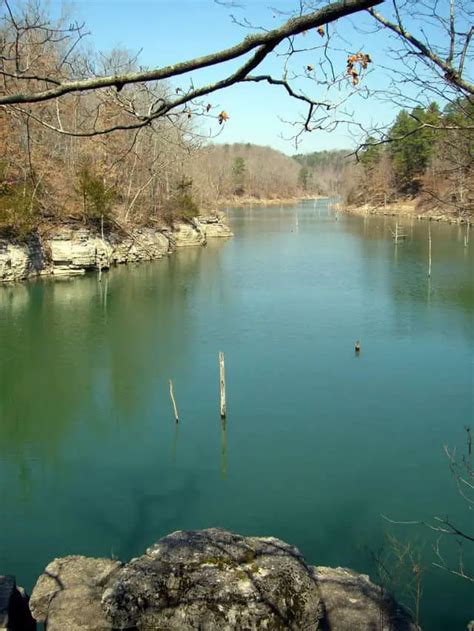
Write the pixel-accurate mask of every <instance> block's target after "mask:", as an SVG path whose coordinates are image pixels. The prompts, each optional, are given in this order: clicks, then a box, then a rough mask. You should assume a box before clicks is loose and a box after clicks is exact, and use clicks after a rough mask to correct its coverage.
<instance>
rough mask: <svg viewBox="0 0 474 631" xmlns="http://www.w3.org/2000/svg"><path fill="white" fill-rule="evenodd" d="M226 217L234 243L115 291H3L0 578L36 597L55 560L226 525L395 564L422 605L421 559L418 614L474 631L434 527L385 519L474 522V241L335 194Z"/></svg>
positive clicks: (34, 285)
mask: <svg viewBox="0 0 474 631" xmlns="http://www.w3.org/2000/svg"><path fill="white" fill-rule="evenodd" d="M227 212H228V216H229V222H230V224H231V227H232V229H233V231H234V232H235V237H234V238H233V239H230V240H225V241H224V240H222V241H221V240H218V239H216V240H214V241H212V242H209V244H208V245H207V246H206V247H203V248H200V247H196V248H189V249H182V250H180V251H178V252H177V253H175V254H173V255H172V256H170V257H168V258H166V259H163V260H160V261H156V262H153V263H149V264H141V265H138V266H132V265H131V266H127V267H120V268H114V269H112V270H110V271H109V272H108V273H106V274H104V275H103V280H102V283H99V282H98V279H97V275H95V274H91V275H87V276H85V277H81V278H75V279H71V280H59V281H58V280H56V281H53V280H51V279H45V280H41V281H36V282H29V283H24V284H17V285H9V286H1V287H0V349H1V353H0V511H1V522H2V528H1V529H0V573H7V574H8V573H12V574H15V575H16V576H17V580H18V582H19V583H20V584H22V585H25V586H26V587H27V588H28V589H29V590H31V588H32V586H33V584H34V582H35V580H36V578H37V576H38V575H39V574H40V573H41V571H42V569H43V568H44V567H45V565H46V564H47V563H48V562H49V561H50V560H52V559H53V558H54V557H57V556H62V555H66V554H86V555H96V556H113V557H115V558H119V559H122V560H128V559H129V558H130V557H132V556H137V555H139V554H141V553H143V551H144V550H145V548H146V547H147V546H148V545H150V544H151V543H153V542H155V541H156V540H157V539H159V538H160V537H162V536H164V535H165V534H167V533H169V532H171V531H174V530H178V529H195V528H204V527H209V526H221V527H224V528H227V529H230V530H234V531H237V532H239V533H241V534H252V535H273V536H276V537H280V538H282V539H284V540H286V541H288V542H290V543H292V544H294V545H296V546H297V547H299V548H300V549H301V551H302V552H303V554H304V555H305V556H306V558H307V560H308V561H309V562H310V563H313V564H317V565H332V566H339V565H341V566H346V567H351V568H353V569H355V570H357V571H360V572H367V573H370V575H371V577H372V578H373V579H374V580H376V581H378V580H382V579H384V580H385V578H386V577H385V570H387V571H388V572H389V573H390V574H391V576H392V581H391V583H392V584H391V587H395V589H397V593H398V597H399V599H400V601H401V602H403V603H404V604H406V605H407V606H409V607H411V608H412V609H414V607H415V605H414V598H413V589H414V582H413V580H414V578H416V576H415V574H416V573H414V572H413V565H414V564H415V562H416V563H419V564H420V566H421V568H422V587H423V595H422V600H421V608H420V611H421V622H422V624H423V625H424V628H425V629H426V630H430V631H433V630H434V631H442V630H443V631H446V630H448V629H449V630H451V629H465V628H466V625H467V623H468V621H469V620H470V619H471V618H472V617H474V609H473V608H472V603H473V602H474V596H473V592H474V590H473V584H472V583H469V582H468V581H465V580H462V579H461V578H458V577H457V576H454V575H450V574H448V573H447V572H445V571H443V570H441V569H438V568H436V567H433V565H432V563H433V562H436V560H437V559H436V555H435V553H434V551H433V549H432V545H433V544H434V543H435V541H436V535H437V533H434V532H433V531H430V530H429V529H427V528H425V527H422V526H413V525H396V524H392V523H390V522H389V521H387V520H386V519H384V518H383V517H382V515H385V516H387V517H388V518H389V519H391V520H394V521H418V520H432V518H433V517H434V516H440V517H445V516H446V515H448V516H449V518H450V519H451V520H452V521H453V522H455V523H456V524H457V525H459V527H462V528H465V529H466V530H469V529H470V532H471V534H472V530H473V521H474V520H473V517H472V511H471V512H469V511H468V509H467V505H466V503H465V501H464V500H463V499H462V497H461V496H460V495H459V493H458V492H457V488H456V484H455V480H454V478H453V476H452V475H451V472H450V468H449V461H448V458H447V456H446V454H445V452H444V450H443V446H444V445H449V447H455V446H456V447H457V449H458V454H459V455H461V454H462V453H463V449H464V445H465V430H464V427H465V426H466V425H467V424H469V423H471V424H472V421H473V390H472V388H473V355H474V354H473V350H474V327H473V324H474V321H473V317H474V315H473V314H474V283H473V269H474V235H471V237H470V239H471V242H470V243H469V244H468V245H467V247H465V246H464V238H465V235H466V228H465V227H464V226H458V225H447V224H438V223H428V222H424V221H416V220H415V221H414V222H411V223H410V222H408V223H405V224H403V229H404V231H405V233H406V235H407V239H406V241H405V242H403V243H401V244H399V245H398V246H395V245H394V242H393V239H392V237H391V232H390V230H391V229H394V228H395V218H392V217H367V218H364V217H355V216H348V215H341V214H339V217H338V220H336V217H335V215H334V214H333V212H332V211H330V210H329V208H328V202H327V201H324V200H321V201H318V202H313V201H307V202H304V203H302V204H300V205H299V206H295V207H281V208H280V207H272V208H255V209H241V210H232V209H229V210H228V211H227ZM430 225H431V234H432V257H433V263H432V276H431V278H430V279H428V276H427V269H428V230H429V226H430ZM357 339H359V340H360V342H361V347H362V349H361V352H360V354H355V352H354V342H355V341H356V340H357ZM221 350H222V351H224V352H225V358H226V372H227V404H228V418H227V423H226V425H225V427H223V426H222V424H221V421H220V418H219V365H218V353H219V351H221ZM169 379H172V380H173V385H174V392H175V396H176V401H177V405H178V409H179V414H180V419H181V420H180V423H179V425H176V424H175V422H174V417H173V411H172V407H171V402H170V398H169V390H168V380H169ZM408 544H409V545H410V548H409V550H408V552H407V551H406V550H407V549H406V548H404V547H403V546H406V545H408ZM472 548H474V546H473V545H472V544H471V550H469V544H468V545H467V547H465V564H466V570H469V569H470V570H471V575H473V574H474V554H473V550H472ZM402 549H403V550H405V552H406V553H405V554H403V553H402V552H401V551H402ZM441 551H442V554H443V555H445V557H444V558H445V560H446V561H447V562H448V563H450V564H451V566H452V567H453V568H454V569H456V567H457V556H456V555H457V548H456V546H455V544H454V541H447V540H442V541H441ZM438 561H439V560H438ZM469 564H470V565H469ZM384 568H385V569H384ZM403 585H404V586H405V587H403Z"/></svg>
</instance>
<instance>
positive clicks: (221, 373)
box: [219, 351, 227, 419]
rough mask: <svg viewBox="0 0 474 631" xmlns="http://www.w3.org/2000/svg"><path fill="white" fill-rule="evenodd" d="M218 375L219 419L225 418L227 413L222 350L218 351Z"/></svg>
mask: <svg viewBox="0 0 474 631" xmlns="http://www.w3.org/2000/svg"><path fill="white" fill-rule="evenodd" d="M219 377H220V379H219V380H220V389H221V419H225V417H226V414H227V411H226V401H225V363H224V353H223V352H222V351H221V352H220V353H219Z"/></svg>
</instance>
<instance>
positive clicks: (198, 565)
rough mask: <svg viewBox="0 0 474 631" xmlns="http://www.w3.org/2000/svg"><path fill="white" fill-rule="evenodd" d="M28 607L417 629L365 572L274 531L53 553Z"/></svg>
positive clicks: (96, 623) (142, 621) (193, 620)
mask: <svg viewBox="0 0 474 631" xmlns="http://www.w3.org/2000/svg"><path fill="white" fill-rule="evenodd" d="M30 609H31V612H32V614H33V616H34V618H35V619H36V620H37V621H38V622H43V623H46V628H47V630H48V631H67V630H69V629H71V630H72V629H74V630H76V629H84V630H85V629H91V630H92V629H101V630H106V629H110V630H112V629H138V630H140V631H148V630H149V631H152V630H153V631H156V630H157V629H161V630H179V631H186V630H188V629H189V630H192V629H196V630H197V629H200V630H203V631H212V630H219V631H225V630H234V629H235V630H238V629H239V630H240V629H246V630H254V629H255V630H256V629H282V630H283V629H295V630H296V629H297V630H302V629H306V630H314V631H318V630H321V631H327V630H329V629H330V630H331V631H348V630H349V629H350V630H351V631H357V630H364V629H377V631H402V630H403V631H417V630H418V631H419V627H418V626H417V625H415V624H414V622H413V621H412V619H411V617H410V616H409V614H408V613H407V612H406V611H405V610H404V609H402V608H401V607H400V606H398V605H397V603H396V602H395V601H394V600H393V598H392V597H391V596H389V595H388V594H387V593H386V592H385V591H384V590H382V589H381V588H380V587H378V586H376V585H374V584H373V583H371V582H370V580H369V578H368V577H367V576H364V575H360V574H356V573H355V572H352V571H351V570H346V569H342V568H337V569H331V568H324V567H312V566H310V565H308V564H307V563H306V561H305V560H304V558H303V556H302V555H301V553H300V552H299V551H298V550H297V549H296V548H294V547H292V546H290V545H288V544H287V543H285V542H284V541H281V540H279V539H274V538H273V537H242V536H240V535H236V534H233V533H230V532H227V531H225V530H220V529H208V530H200V531H199V530H198V531H189V532H185V531H179V532H175V533H173V534H171V535H168V536H167V537H164V538H163V539H161V540H160V541H158V543H156V544H155V545H153V546H151V547H150V548H148V550H147V551H146V553H145V554H144V555H143V556H141V557H139V558H136V559H132V560H131V561H130V562H129V563H120V562H119V561H115V560H111V559H91V558H87V557H82V556H69V557H64V558H60V559H56V560H54V561H53V562H52V563H50V564H49V565H48V566H47V567H46V569H45V571H44V573H43V574H42V575H41V576H40V578H39V579H38V581H37V583H36V586H35V588H34V590H33V594H32V596H31V600H30Z"/></svg>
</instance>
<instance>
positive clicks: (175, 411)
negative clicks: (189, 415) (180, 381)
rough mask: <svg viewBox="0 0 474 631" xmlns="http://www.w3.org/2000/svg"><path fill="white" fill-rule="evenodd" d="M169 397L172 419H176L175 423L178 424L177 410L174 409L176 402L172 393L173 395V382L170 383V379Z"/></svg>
mask: <svg viewBox="0 0 474 631" xmlns="http://www.w3.org/2000/svg"><path fill="white" fill-rule="evenodd" d="M170 397H171V402H172V404H173V411H174V418H175V419H176V422H177V423H179V416H178V408H177V407H176V401H175V398H174V393H173V382H172V381H171V379H170Z"/></svg>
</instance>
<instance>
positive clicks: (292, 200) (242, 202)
mask: <svg viewBox="0 0 474 631" xmlns="http://www.w3.org/2000/svg"><path fill="white" fill-rule="evenodd" d="M311 199H314V200H318V199H329V197H326V196H325V195H304V196H301V195H299V196H298V197H281V198H280V197H274V198H259V197H230V198H227V199H224V200H220V201H219V202H218V206H219V208H225V207H231V208H243V207H244V206H281V205H282V204H291V205H295V204H298V203H299V202H301V201H305V200H311Z"/></svg>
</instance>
